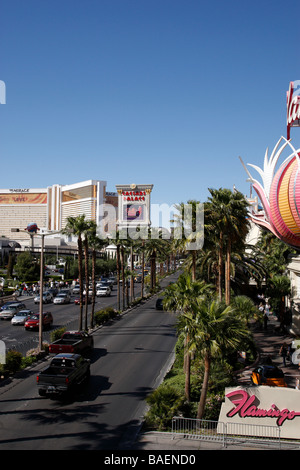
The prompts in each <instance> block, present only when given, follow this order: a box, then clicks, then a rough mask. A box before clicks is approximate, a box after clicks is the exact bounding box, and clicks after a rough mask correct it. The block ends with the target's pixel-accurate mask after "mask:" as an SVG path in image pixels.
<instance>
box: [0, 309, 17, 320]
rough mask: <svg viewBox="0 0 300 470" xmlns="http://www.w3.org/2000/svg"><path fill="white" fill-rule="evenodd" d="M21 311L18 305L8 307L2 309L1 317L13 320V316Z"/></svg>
mask: <svg viewBox="0 0 300 470" xmlns="http://www.w3.org/2000/svg"><path fill="white" fill-rule="evenodd" d="M18 312H19V309H18V308H17V307H7V308H6V309H5V310H1V312H0V319H1V320H11V318H12V317H13V316H14V315H15V314H16V313H18Z"/></svg>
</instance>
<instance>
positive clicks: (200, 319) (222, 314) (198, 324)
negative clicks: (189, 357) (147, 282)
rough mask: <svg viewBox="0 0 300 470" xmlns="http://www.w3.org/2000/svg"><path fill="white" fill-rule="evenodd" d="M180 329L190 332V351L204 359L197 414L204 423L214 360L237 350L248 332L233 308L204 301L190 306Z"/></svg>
mask: <svg viewBox="0 0 300 470" xmlns="http://www.w3.org/2000/svg"><path fill="white" fill-rule="evenodd" d="M177 328H178V329H179V331H181V330H182V331H185V330H186V329H188V330H189V343H188V348H189V351H190V352H191V351H197V352H199V353H200V354H201V355H202V357H203V359H204V378H203V384H202V390H201V396H200V400H199V404H198V411H197V418H198V419H202V418H203V413H204V407H205V402H206V396H207V391H208V383H209V377H210V368H211V362H212V360H214V359H219V358H220V357H221V356H222V354H224V351H225V350H228V349H231V350H236V349H237V348H238V346H239V345H240V344H241V342H242V341H243V340H244V339H246V338H248V336H249V333H248V329H247V328H246V327H245V324H244V323H243V322H242V321H241V320H240V319H239V318H238V317H237V315H236V314H235V309H234V308H233V307H232V306H229V305H226V304H225V303H224V302H223V301H220V300H215V299H213V300H212V299H210V298H201V297H199V298H198V299H196V303H193V304H192V305H191V309H190V310H189V312H187V313H185V314H182V315H181V316H180V317H179V320H178V323H177Z"/></svg>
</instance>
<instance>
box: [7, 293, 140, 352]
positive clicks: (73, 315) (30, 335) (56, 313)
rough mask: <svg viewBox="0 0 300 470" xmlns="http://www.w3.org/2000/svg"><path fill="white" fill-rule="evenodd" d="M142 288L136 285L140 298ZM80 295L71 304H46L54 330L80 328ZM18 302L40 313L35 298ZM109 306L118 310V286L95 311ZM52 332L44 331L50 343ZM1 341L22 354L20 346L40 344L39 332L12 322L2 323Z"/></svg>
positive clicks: (45, 337) (101, 299) (98, 301)
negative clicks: (51, 317) (77, 302)
mask: <svg viewBox="0 0 300 470" xmlns="http://www.w3.org/2000/svg"><path fill="white" fill-rule="evenodd" d="M140 286H141V284H136V285H135V295H136V297H138V296H139V295H140ZM76 297H78V295H72V297H71V303H70V304H64V305H59V304H57V305H56V304H53V303H50V304H44V309H43V310H44V312H51V313H52V316H53V326H52V330H53V329H56V328H60V327H62V326H65V325H68V324H70V325H71V326H69V328H72V329H75V328H77V327H78V317H79V306H78V305H75V304H74V300H75V298H76ZM17 301H19V302H23V303H24V304H25V306H26V308H28V309H30V310H32V311H33V312H34V313H38V312H39V304H35V303H34V300H33V297H27V296H21V297H18V299H17ZM107 306H113V307H114V308H117V286H114V287H113V290H112V292H111V295H110V296H108V297H97V298H96V304H95V311H97V310H100V309H102V308H105V307H107ZM88 309H89V310H88V311H89V313H88V318H90V312H91V305H88ZM84 312H85V306H83V315H84ZM70 322H71V323H70ZM49 337H50V332H49V331H44V333H43V338H44V339H45V340H46V341H49ZM0 340H2V341H4V343H5V346H6V348H7V349H10V348H13V347H16V348H17V349H18V348H19V349H18V350H20V352H22V353H24V354H25V352H24V351H23V350H22V349H20V345H23V344H25V346H26V344H27V343H28V342H30V343H31V342H33V344H32V346H30V347H29V349H31V348H32V347H34V342H35V345H37V344H38V332H37V331H25V329H24V327H23V326H20V325H18V326H12V325H11V322H10V320H2V321H0Z"/></svg>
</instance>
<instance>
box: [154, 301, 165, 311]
mask: <svg viewBox="0 0 300 470" xmlns="http://www.w3.org/2000/svg"><path fill="white" fill-rule="evenodd" d="M155 308H156V310H163V309H164V306H163V299H160V298H159V299H157V301H156V304H155Z"/></svg>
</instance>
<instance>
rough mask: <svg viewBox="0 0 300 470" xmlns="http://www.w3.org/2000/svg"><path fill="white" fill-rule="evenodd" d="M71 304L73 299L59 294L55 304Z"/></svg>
mask: <svg viewBox="0 0 300 470" xmlns="http://www.w3.org/2000/svg"><path fill="white" fill-rule="evenodd" d="M70 302H71V297H70V296H69V295H68V294H57V296H56V297H55V298H54V300H53V303H54V304H69V303H70Z"/></svg>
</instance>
